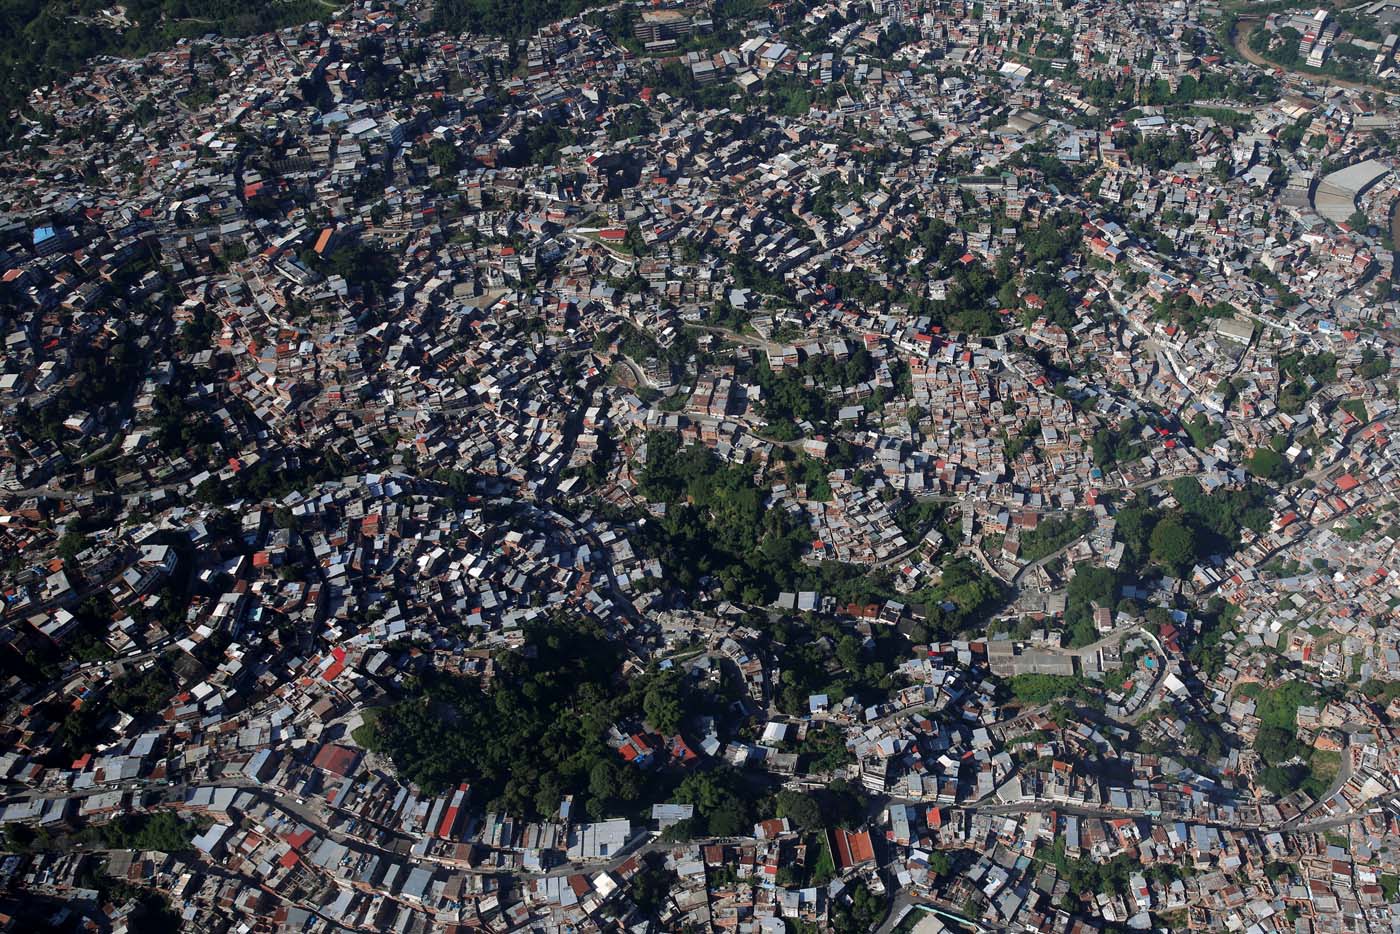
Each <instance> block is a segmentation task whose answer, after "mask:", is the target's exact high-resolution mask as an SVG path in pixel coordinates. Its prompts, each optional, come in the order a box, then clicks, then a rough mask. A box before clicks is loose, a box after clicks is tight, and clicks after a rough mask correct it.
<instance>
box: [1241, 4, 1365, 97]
mask: <svg viewBox="0 0 1400 934" xmlns="http://www.w3.org/2000/svg"><path fill="white" fill-rule="evenodd" d="M1259 22H1260V21H1259V20H1257V19H1247V18H1245V17H1243V16H1241V17H1240V18H1239V19H1238V20H1236V21H1235V28H1234V36H1233V40H1232V41H1233V45H1234V46H1235V51H1236V52H1238V53H1240V56H1241V57H1242V58H1244V60H1245V61H1247V62H1249V63H1250V64H1253V65H1258V66H1259V67H1260V68H1267V69H1269V70H1270V71H1282V72H1284V73H1286V74H1290V75H1294V76H1296V77H1298V78H1302V79H1303V80H1305V81H1311V82H1312V83H1313V84H1321V85H1324V86H1326V87H1332V88H1351V89H1352V90H1354V91H1367V90H1370V91H1385V90H1386V88H1384V87H1383V86H1381V85H1379V84H1368V83H1367V82H1365V81H1348V80H1346V79H1345V78H1333V77H1330V76H1328V75H1317V74H1313V73H1312V72H1310V71H1296V70H1294V69H1290V68H1285V67H1284V66H1283V65H1280V64H1278V63H1277V62H1271V61H1269V60H1268V59H1267V58H1265V57H1264V56H1262V55H1260V54H1259V53H1258V52H1256V51H1254V50H1253V49H1251V48H1250V47H1249V37H1250V36H1251V35H1253V34H1254V30H1255V29H1257V28H1259Z"/></svg>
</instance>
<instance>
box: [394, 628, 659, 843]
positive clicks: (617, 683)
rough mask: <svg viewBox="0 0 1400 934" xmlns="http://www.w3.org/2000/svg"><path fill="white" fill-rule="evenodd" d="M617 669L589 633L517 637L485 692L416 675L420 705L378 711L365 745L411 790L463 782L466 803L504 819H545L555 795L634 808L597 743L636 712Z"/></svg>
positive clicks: (604, 643)
mask: <svg viewBox="0 0 1400 934" xmlns="http://www.w3.org/2000/svg"><path fill="white" fill-rule="evenodd" d="M621 660H622V650H621V647H620V646H618V644H617V643H615V642H613V641H611V640H609V639H608V638H607V637H606V636H605V634H604V633H602V632H601V631H600V630H598V629H597V627H595V626H593V625H592V624H588V623H584V622H569V623H564V622H559V621H555V622H549V623H545V624H542V625H539V626H537V627H536V628H534V629H532V630H530V632H529V633H528V634H527V636H526V650H525V651H521V652H504V653H501V655H500V656H499V657H498V658H497V659H496V665H497V674H496V677H495V678H494V679H493V681H492V683H491V687H490V689H489V690H488V691H483V690H481V689H480V688H479V687H478V686H477V685H476V684H474V683H472V682H469V681H467V680H465V679H461V678H455V677H452V676H448V675H438V674H429V675H425V676H424V679H423V681H422V684H421V688H422V692H421V696H416V697H410V698H409V699H406V700H403V701H400V702H399V703H397V704H395V705H393V706H391V707H388V708H386V709H384V710H383V711H382V712H381V713H380V715H379V716H378V718H377V720H376V721H375V723H374V726H373V728H372V730H370V731H369V732H370V737H369V738H370V741H371V744H372V747H373V748H375V749H377V750H379V751H381V752H383V753H385V754H387V755H388V756H389V757H390V758H391V759H393V761H394V764H395V766H396V767H397V768H398V771H399V773H400V774H401V775H403V776H404V777H405V778H407V779H408V780H409V781H412V782H414V783H415V784H417V785H419V786H420V787H422V788H424V789H426V790H429V791H432V792H437V791H441V790H443V789H445V788H449V787H452V786H453V785H456V784H458V783H459V782H463V781H465V782H470V783H471V784H472V786H473V797H474V798H475V799H476V800H478V801H497V802H499V803H500V806H501V807H502V808H504V809H505V810H508V811H510V812H511V813H514V814H528V815H532V816H539V815H548V814H551V813H553V812H554V811H555V810H556V809H557V808H558V806H559V801H560V799H561V798H562V797H563V796H564V795H565V794H579V795H581V796H588V795H591V796H592V797H593V798H597V799H607V798H619V799H623V800H631V799H635V798H636V797H637V796H638V795H639V794H640V788H639V786H638V783H637V780H636V776H635V774H633V773H624V772H622V771H621V770H620V769H619V768H617V765H618V763H619V762H620V760H619V758H618V756H617V754H616V753H615V752H613V751H612V750H611V749H609V748H608V746H607V744H606V743H605V742H604V739H603V738H604V736H605V735H606V732H607V729H608V727H609V726H610V725H611V724H612V723H613V722H614V721H615V720H616V719H617V718H618V717H619V716H620V715H621V714H622V713H623V711H624V710H632V711H636V710H637V709H638V708H639V707H640V704H641V698H642V694H641V691H642V690H643V682H642V680H641V679H638V680H636V681H634V682H632V683H631V685H630V686H629V685H625V684H624V683H623V682H622V680H621V678H620V665H621ZM595 771H596V772H597V775H596V781H595V780H594V779H595V775H594V772H595ZM599 803H600V804H603V803H606V801H604V800H600V802H599Z"/></svg>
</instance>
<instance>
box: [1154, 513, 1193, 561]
mask: <svg viewBox="0 0 1400 934" xmlns="http://www.w3.org/2000/svg"><path fill="white" fill-rule="evenodd" d="M1150 542H1151V550H1152V551H1151V553H1152V560H1153V561H1155V562H1156V563H1158V564H1160V565H1161V566H1162V567H1164V568H1166V569H1168V570H1170V571H1171V572H1172V573H1174V574H1182V573H1185V572H1186V571H1189V570H1190V569H1191V568H1192V566H1194V565H1195V563H1196V557H1197V556H1196V536H1195V533H1194V532H1192V531H1191V529H1190V528H1189V527H1187V526H1186V525H1184V524H1183V523H1182V522H1181V520H1180V519H1178V518H1176V517H1175V516H1167V517H1166V518H1164V519H1162V520H1161V521H1160V522H1158V523H1157V525H1156V526H1155V527H1154V528H1153V529H1152V536H1151V539H1150Z"/></svg>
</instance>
